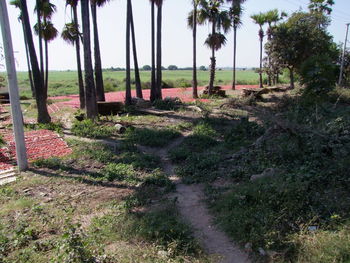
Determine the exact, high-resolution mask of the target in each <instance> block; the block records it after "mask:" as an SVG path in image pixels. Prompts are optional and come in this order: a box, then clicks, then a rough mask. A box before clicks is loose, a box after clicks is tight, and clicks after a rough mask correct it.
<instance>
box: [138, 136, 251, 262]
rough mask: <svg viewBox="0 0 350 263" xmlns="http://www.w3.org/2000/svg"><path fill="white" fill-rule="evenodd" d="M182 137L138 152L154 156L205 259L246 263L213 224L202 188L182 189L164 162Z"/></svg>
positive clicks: (171, 168) (239, 252)
mask: <svg viewBox="0 0 350 263" xmlns="http://www.w3.org/2000/svg"><path fill="white" fill-rule="evenodd" d="M184 139H185V137H181V138H178V139H176V140H175V141H174V142H173V143H171V144H170V145H168V146H167V147H166V148H162V149H154V148H149V147H140V150H142V151H143V152H147V153H152V154H156V155H158V156H159V157H160V158H161V160H162V165H163V169H164V172H166V173H167V174H168V175H169V177H170V179H171V180H172V181H173V182H175V184H176V193H175V194H174V195H173V197H176V198H177V206H178V208H179V211H180V213H181V215H182V216H183V218H184V219H185V220H186V221H188V222H189V223H190V224H191V225H192V227H193V230H194V236H195V238H196V239H197V240H198V241H199V243H200V244H201V245H202V247H203V248H204V249H205V251H206V252H207V253H208V254H209V255H215V256H217V257H219V259H218V261H217V262H218V263H248V262H251V260H250V259H249V256H248V255H247V254H246V253H245V252H244V251H242V250H241V249H240V248H239V247H238V246H237V245H235V244H234V243H233V242H232V241H231V240H230V239H229V238H228V236H227V235H226V234H225V233H224V232H222V231H221V230H219V229H218V228H217V227H216V226H215V225H214V224H213V217H212V216H211V215H210V213H209V211H208V209H207V207H206V205H205V203H204V199H205V196H204V192H203V186H202V185H200V184H191V185H186V184H183V183H181V180H180V179H179V178H178V177H177V176H176V174H175V172H174V168H175V167H174V165H173V164H172V163H171V161H170V160H169V159H168V157H167V156H168V151H169V150H170V149H172V148H174V147H176V146H178V145H180V144H181V143H182V141H183V140H184Z"/></svg>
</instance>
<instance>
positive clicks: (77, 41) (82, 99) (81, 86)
mask: <svg viewBox="0 0 350 263" xmlns="http://www.w3.org/2000/svg"><path fill="white" fill-rule="evenodd" d="M72 8H73V19H74V25H75V28H76V32H78V31H79V29H78V25H79V21H78V11H77V6H73V7H72ZM75 53H76V57H77V69H78V85H79V100H80V109H84V108H85V91H84V81H83V72H82V70H81V58H80V36H78V37H77V38H76V39H75Z"/></svg>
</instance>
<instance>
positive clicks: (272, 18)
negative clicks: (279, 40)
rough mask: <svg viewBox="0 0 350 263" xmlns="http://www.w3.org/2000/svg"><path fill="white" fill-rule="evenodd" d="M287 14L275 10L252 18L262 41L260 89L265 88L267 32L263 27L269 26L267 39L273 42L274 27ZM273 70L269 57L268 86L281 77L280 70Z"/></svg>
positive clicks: (267, 67)
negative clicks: (264, 66) (264, 68)
mask: <svg viewBox="0 0 350 263" xmlns="http://www.w3.org/2000/svg"><path fill="white" fill-rule="evenodd" d="M286 16H287V14H286V13H285V12H281V13H280V12H279V11H278V10H277V9H273V10H270V11H267V12H265V13H259V14H255V15H252V16H251V18H252V19H253V21H254V23H255V24H257V25H258V26H259V33H258V34H259V40H260V67H259V85H260V88H263V78H262V74H263V42H264V37H265V32H264V30H263V26H264V25H265V24H267V25H268V28H267V33H266V34H267V39H268V40H271V38H272V27H273V26H275V25H276V23H277V22H279V21H280V20H282V19H283V18H284V17H286ZM271 68H273V63H272V61H271V58H270V57H267V66H266V69H267V70H266V72H267V75H268V85H269V86H271V85H272V80H273V82H276V81H278V75H279V72H278V71H279V70H278V69H276V70H270V69H271Z"/></svg>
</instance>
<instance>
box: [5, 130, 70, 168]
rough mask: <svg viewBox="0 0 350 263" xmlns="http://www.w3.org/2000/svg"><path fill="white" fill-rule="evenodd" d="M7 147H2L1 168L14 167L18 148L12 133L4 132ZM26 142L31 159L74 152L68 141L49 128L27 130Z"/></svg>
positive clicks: (28, 155)
mask: <svg viewBox="0 0 350 263" xmlns="http://www.w3.org/2000/svg"><path fill="white" fill-rule="evenodd" d="M3 137H4V140H5V142H6V143H7V147H3V148H1V149H0V170H6V169H9V168H11V167H12V165H13V163H15V159H16V148H15V142H14V136H13V134H12V133H9V132H7V133H3ZM25 143H26V149H27V157H28V160H29V161H35V160H38V159H47V158H49V157H62V156H65V155H68V154H70V153H72V149H70V148H69V147H68V145H67V143H66V142H65V141H64V140H63V139H62V138H61V137H60V136H59V135H58V134H57V133H55V132H52V131H49V130H39V131H29V132H25Z"/></svg>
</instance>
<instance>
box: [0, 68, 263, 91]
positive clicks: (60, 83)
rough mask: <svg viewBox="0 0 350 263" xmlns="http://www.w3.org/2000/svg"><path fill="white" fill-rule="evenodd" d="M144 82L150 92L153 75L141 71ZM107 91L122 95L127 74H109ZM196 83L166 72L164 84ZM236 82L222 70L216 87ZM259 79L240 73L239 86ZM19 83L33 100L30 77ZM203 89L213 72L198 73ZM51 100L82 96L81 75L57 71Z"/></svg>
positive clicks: (22, 75)
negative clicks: (120, 91) (79, 88)
mask: <svg viewBox="0 0 350 263" xmlns="http://www.w3.org/2000/svg"><path fill="white" fill-rule="evenodd" d="M140 73H141V80H142V82H143V88H149V86H150V84H149V82H150V72H149V71H141V72H140ZM104 79H105V89H106V91H119V90H124V89H125V82H124V79H125V72H122V71H114V72H112V71H105V72H104ZM191 80H192V71H189V70H186V71H185V70H184V71H182V70H177V71H169V70H165V71H164V72H163V81H164V82H165V83H166V84H167V85H168V87H175V88H176V87H190V86H191V85H192V84H191ZM231 81H232V72H231V71H226V70H218V71H217V74H216V83H217V84H218V85H225V84H230V82H231ZM258 81H259V75H258V74H257V73H255V72H254V71H251V70H247V71H238V72H237V83H238V84H258ZM18 82H19V87H20V93H21V95H22V96H27V97H30V94H31V93H30V87H29V81H28V75H27V73H26V72H18ZM198 82H199V85H207V83H208V82H209V71H198ZM2 86H6V84H5V82H4V81H3V82H0V90H1V87H2ZM48 93H49V96H58V95H66V94H78V84H77V73H76V72H75V71H53V72H50V75H49V91H48Z"/></svg>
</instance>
